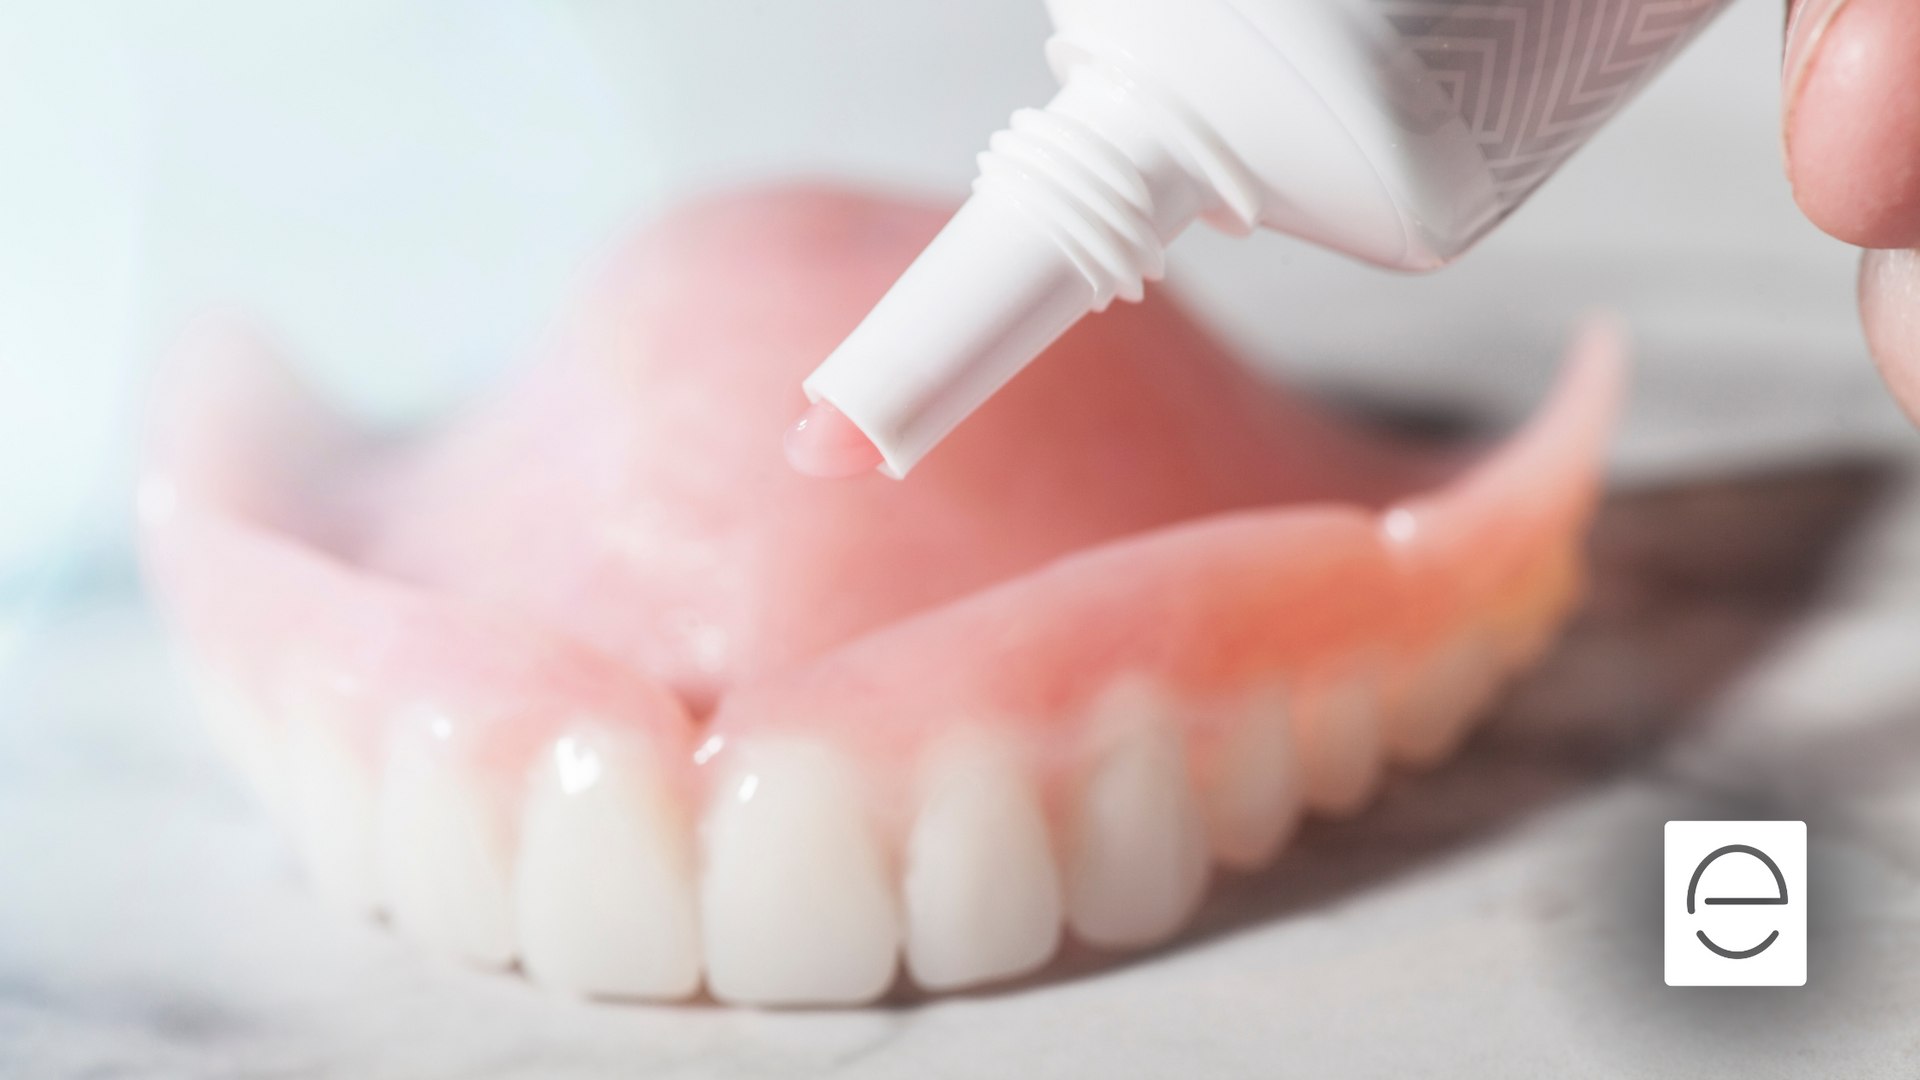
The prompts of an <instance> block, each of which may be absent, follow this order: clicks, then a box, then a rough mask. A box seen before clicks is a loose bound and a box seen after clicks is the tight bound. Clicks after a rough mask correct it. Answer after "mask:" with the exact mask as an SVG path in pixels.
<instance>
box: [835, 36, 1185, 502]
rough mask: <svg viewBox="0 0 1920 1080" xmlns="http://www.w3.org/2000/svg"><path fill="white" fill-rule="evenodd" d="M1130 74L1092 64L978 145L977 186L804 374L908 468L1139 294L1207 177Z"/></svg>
mask: <svg viewBox="0 0 1920 1080" xmlns="http://www.w3.org/2000/svg"><path fill="white" fill-rule="evenodd" d="M1136 114H1137V109H1136V107H1135V106H1133V105H1132V104H1131V103H1130V102H1129V101H1128V99H1127V97H1126V95H1125V94H1124V92H1122V91H1121V90H1120V89H1119V87H1117V86H1115V85H1114V84H1112V83H1110V82H1108V81H1106V80H1105V79H1104V78H1103V77H1101V76H1100V75H1099V73H1097V72H1092V71H1088V70H1086V69H1083V70H1082V71H1081V72H1077V73H1076V77H1075V78H1073V79H1072V80H1070V81H1069V83H1068V85H1067V87H1066V88H1065V89H1064V90H1062V91H1061V93H1060V95H1059V96H1058V97H1056V98H1055V99H1054V101H1053V103H1052V104H1051V105H1049V106H1048V107H1047V109H1045V110H1044V111H1041V110H1032V109H1026V110H1022V111H1020V112H1018V113H1015V114H1014V117H1013V122H1012V124H1011V125H1010V127H1009V128H1008V129H1007V130H1005V131H1002V132H1000V133H999V134H997V135H995V136H994V137H993V140H992V142H991V143H990V144H989V145H990V147H991V148H990V149H989V150H988V151H987V152H986V153H983V154H981V155H980V178H979V179H978V180H976V181H975V182H974V191H973V196H972V198H970V199H968V200H967V202H966V203H965V205H963V206H962V207H961V208H960V212H959V213H958V214H956V215H954V217H953V220H952V221H950V222H948V224H947V226H946V228H944V229H942V230H941V232H940V234H939V235H938V236H936V237H935V238H934V241H933V243H932V244H930V245H928V247H927V249H926V250H925V251H924V252H922V253H921V254H920V257H919V258H918V259H916V260H915V261H914V263H913V265H912V266H910V267H909V268H908V269H907V272H906V273H905V274H904V275H902V276H901V278H900V280H899V281H898V282H896V283H895V284H894V286H893V288H892V289H890V290H889V291H888V292H887V294H886V296H884V297H883V298H882V299H881V301H880V303H879V304H878V305H877V306H875V307H874V309H873V311H872V313H870V314H869V315H868V316H867V318H866V319H865V320H864V321H863V322H862V323H861V324H860V325H859V327H857V328H856V329H855V330H854V332H853V333H852V334H851V335H850V336H849V337H848V338H847V339H846V341H845V342H843V343H841V345H840V347H839V348H837V349H835V350H834V351H833V353H832V355H830V356H828V357H827V359H826V362H825V363H822V364H821V365H820V366H819V367H818V368H817V369H815V370H814V372H813V374H812V375H810V376H808V377H807V379H806V381H805V382H804V383H803V384H802V385H803V387H804V388H805V390H806V393H807V397H808V399H809V400H812V401H820V400H822V399H824V400H826V401H829V402H831V403H832V404H833V405H834V407H835V408H837V409H839V410H840V412H842V413H843V414H845V415H846V417H847V418H848V419H849V420H851V421H853V423H854V425H855V426H857V427H858V428H859V429H860V430H861V431H862V432H863V433H864V434H865V435H866V436H867V438H869V439H870V440H872V442H873V444H874V446H875V447H877V448H878V449H879V451H880V454H881V456H882V458H883V459H884V461H885V463H884V464H883V465H882V466H881V467H880V468H881V471H882V472H884V473H886V474H887V475H889V476H892V477H895V478H902V477H905V476H906V474H907V472H908V470H910V469H912V468H913V466H914V465H915V464H916V463H917V462H919V460H920V459H921V457H922V456H924V455H925V454H926V453H927V451H929V450H931V449H932V448H933V447H934V446H935V445H936V444H938V443H939V442H940V440H941V439H943V438H945V437H946V435H947V434H948V433H949V432H951V431H952V430H953V429H954V427H955V426H957V425H958V424H959V423H960V421H962V420H964V419H966V417H967V416H968V415H969V414H970V413H972V412H973V411H974V410H975V409H976V408H978V407H979V406H980V405H981V404H982V403H983V402H985V401H986V400H987V398H989V397H991V396H992V395H993V393H994V392H995V391H997V390H999V389H1000V387H1001V386H1003V385H1005V384H1006V382H1007V380H1009V379H1011V378H1013V376H1014V375H1016V374H1018V373H1019V371H1020V369H1021V368H1023V367H1025V366H1026V365H1027V363H1028V362H1029V361H1031V360H1032V359H1033V358H1034V357H1036V356H1038V355H1039V354H1040V353H1041V351H1042V350H1044V349H1045V348H1046V347H1047V346H1048V345H1050V344H1052V343H1053V341H1054V340H1055V339H1056V338H1058V337H1059V336H1060V335H1061V334H1063V333H1065V332H1066V331H1067V329H1068V328H1069V327H1071V326H1072V325H1073V324H1074V323H1076V322H1078V321H1079V320H1080V318H1081V317H1082V316H1083V315H1086V314H1087V313H1088V312H1092V311H1102V310H1105V309H1106V306H1107V304H1108V303H1109V302H1110V301H1111V300H1112V299H1113V298H1114V297H1116V296H1117V297H1120V298H1121V299H1124V300H1138V299H1140V297H1141V294H1142V291H1143V289H1144V283H1145V282H1147V281H1153V280H1158V279H1159V277H1160V276H1161V274H1162V273H1163V271H1164V266H1165V245H1166V242H1167V240H1169V239H1171V238H1172V236H1173V235H1175V234H1177V233H1178V232H1179V231H1180V230H1181V229H1182V228H1184V227H1185V226H1186V225H1187V224H1188V222H1190V221H1191V220H1192V219H1193V217H1194V216H1195V215H1196V214H1197V213H1198V212H1199V211H1200V210H1201V209H1203V207H1202V205H1201V202H1202V200H1201V198H1200V196H1199V195H1198V194H1197V192H1196V190H1195V188H1196V184H1195V181H1194V180H1193V179H1192V177H1191V176H1190V175H1189V173H1188V172H1187V171H1186V170H1185V169H1183V168H1181V167H1179V165H1178V164H1177V162H1176V161H1175V159H1174V158H1173V157H1172V156H1171V155H1169V154H1167V153H1166V152H1165V150H1164V149H1163V148H1162V147H1161V145H1160V144H1159V143H1158V142H1157V141H1156V140H1155V139H1154V138H1153V137H1152V136H1151V135H1150V134H1146V133H1143V131H1142V129H1141V128H1140V125H1139V120H1138V117H1137V115H1136Z"/></svg>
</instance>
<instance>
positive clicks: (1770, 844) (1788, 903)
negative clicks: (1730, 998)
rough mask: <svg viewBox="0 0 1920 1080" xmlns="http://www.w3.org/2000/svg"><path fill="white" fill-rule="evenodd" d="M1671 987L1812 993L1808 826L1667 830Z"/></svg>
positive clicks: (1697, 825) (1737, 824) (1675, 826)
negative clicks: (1786, 988)
mask: <svg viewBox="0 0 1920 1080" xmlns="http://www.w3.org/2000/svg"><path fill="white" fill-rule="evenodd" d="M1662 899H1663V904H1662V906H1663V907H1664V909H1665V913H1666V944H1667V985H1668V986H1805V985H1806V984H1807V823H1806V822H1804V821H1669V822H1667V873H1666V892H1665V895H1664V897H1663V898H1662Z"/></svg>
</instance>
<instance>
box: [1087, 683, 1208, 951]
mask: <svg viewBox="0 0 1920 1080" xmlns="http://www.w3.org/2000/svg"><path fill="white" fill-rule="evenodd" d="M1092 730H1093V733H1094V737H1095V738H1096V739H1097V740H1099V741H1098V742H1097V743H1096V746H1097V747H1098V750H1097V752H1096V756H1095V758H1094V760H1093V762H1092V765H1091V768H1090V770H1089V771H1088V773H1087V774H1086V778H1085V780H1084V781H1083V783H1082V785H1081V788H1080V792H1079V799H1078V805H1077V807H1076V812H1075V815H1074V825H1073V842H1072V851H1071V854H1070V857H1069V862H1068V871H1067V921H1068V923H1069V924H1070V925H1071V926H1072V927H1073V931H1074V933H1075V934H1076V935H1078V936H1079V937H1080V938H1081V940H1083V941H1086V942H1087V943H1089V944H1092V945H1101V946H1107V947H1111V948H1128V947H1138V946H1142V945H1149V944H1152V943H1154V942H1156V941H1159V940H1161V939H1163V938H1165V937H1167V936H1169V935H1171V934H1172V933H1174V931H1176V930H1178V929H1180V926H1181V925H1182V924H1183V923H1185V922H1186V920H1187V917H1188V916H1190V915H1191V914H1192V913H1193V910H1194V908H1195V907H1196V906H1198V905H1199V902H1200V897H1201V894H1202V893H1204V892H1205V891H1206V884H1207V838H1206V830H1205V826H1204V825H1203V824H1202V823H1201V820H1200V810H1199V807H1198V806H1196V805H1195V803H1194V798H1193V792H1192V790H1191V787H1190V785H1189V784H1188V781H1187V761H1186V753H1185V750H1184V749H1183V747H1182V745H1181V741H1180V735H1179V733H1178V732H1177V731H1176V730H1175V728H1174V723H1173V717H1172V715H1171V709H1170V708H1169V707H1168V706H1167V704H1166V703H1165V702H1164V701H1163V700H1162V699H1161V698H1160V697H1159V695H1157V694H1156V693H1154V692H1153V691H1152V690H1151V689H1149V688H1147V687H1144V686H1142V685H1140V684H1137V683H1127V684H1121V685H1119V686H1116V687H1115V689H1114V691H1113V692H1111V693H1109V694H1107V695H1106V696H1105V698H1104V699H1103V700H1102V701H1101V702H1100V704H1099V706H1098V707H1097V709H1096V711H1095V716H1094V727H1093V729H1092Z"/></svg>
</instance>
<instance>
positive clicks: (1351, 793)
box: [1295, 674, 1380, 817]
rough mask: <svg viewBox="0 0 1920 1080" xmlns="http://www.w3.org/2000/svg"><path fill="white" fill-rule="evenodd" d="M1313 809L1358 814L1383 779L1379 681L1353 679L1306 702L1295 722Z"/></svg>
mask: <svg viewBox="0 0 1920 1080" xmlns="http://www.w3.org/2000/svg"><path fill="white" fill-rule="evenodd" d="M1295 724H1296V732H1297V737H1298V740H1299V746H1300V771H1301V775H1302V777H1303V779H1304V781H1305V784H1304V797H1305V801H1306V804H1307V809H1309V810H1312V811H1313V812H1314V813H1316V814H1320V815H1322V816H1325V817H1346V816H1348V815H1351V814H1355V813H1358V812H1359V811H1360V810H1361V808H1362V807H1364V806H1366V804H1367V799H1368V798H1369V797H1370V796H1372V794H1373V789H1374V786H1375V785H1376V784H1377V783H1378V782H1379V779H1380V692H1379V680H1378V679H1377V678H1376V677H1375V676H1373V675H1371V674H1358V675H1350V676H1348V677H1346V678H1344V679H1341V680H1339V681H1337V682H1334V683H1332V684H1330V685H1328V686H1325V687H1323V688H1321V689H1320V690H1319V691H1318V692H1316V693H1314V694H1311V695H1310V696H1307V697H1306V698H1304V699H1303V701H1302V702H1301V709H1300V715H1299V717H1298V718H1297V720H1296V721H1295Z"/></svg>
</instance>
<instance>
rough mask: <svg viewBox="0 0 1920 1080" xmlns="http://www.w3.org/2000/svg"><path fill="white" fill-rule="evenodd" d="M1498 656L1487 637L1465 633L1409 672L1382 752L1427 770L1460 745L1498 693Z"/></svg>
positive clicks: (1394, 758)
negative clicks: (1384, 749) (1424, 767)
mask: <svg viewBox="0 0 1920 1080" xmlns="http://www.w3.org/2000/svg"><path fill="white" fill-rule="evenodd" d="M1499 683H1500V655H1499V651H1498V649H1497V648H1496V647H1495V645H1494V642H1493V638H1492V636H1491V635H1489V634H1486V633H1484V632H1482V631H1480V630H1477V629H1473V630H1467V631H1465V632H1463V633H1461V634H1458V635H1456V636H1455V637H1453V638H1452V639H1451V640H1448V641H1446V642H1444V643H1442V644H1441V645H1440V646H1439V647H1438V648H1436V649H1434V650H1433V651H1432V652H1430V653H1428V654H1427V656H1426V658H1425V659H1424V660H1422V661H1421V662H1420V663H1419V664H1418V665H1417V666H1416V667H1414V669H1413V671H1412V672H1411V674H1409V676H1408V678H1407V683H1406V686H1405V687H1404V688H1403V689H1402V691H1401V695H1400V700H1399V702H1398V703H1397V705H1396V707H1395V709H1394V715H1393V716H1392V718H1391V722H1390V723H1389V725H1388V727H1387V731H1386V745H1387V753H1388V755H1389V756H1391V757H1392V758H1393V760H1395V761H1397V762H1400V763H1402V764H1405V765H1415V766H1426V765H1432V764H1434V763H1435V762H1437V761H1439V760H1440V759H1441V758H1443V757H1445V756H1447V754H1449V753H1451V752H1452V751H1453V749H1454V748H1455V747H1457V746H1458V745H1460V740H1461V739H1463V738H1464V737H1465V736H1466V734H1467V731H1468V729H1469V728H1470V727H1471V726H1472V722H1473V719H1474V717H1476V716H1478V715H1479V713H1480V711H1481V710H1482V709H1484V708H1486V706H1487V704H1488V703H1489V702H1490V701H1491V700H1492V698H1493V694H1494V691H1495V690H1497V689H1499Z"/></svg>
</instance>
